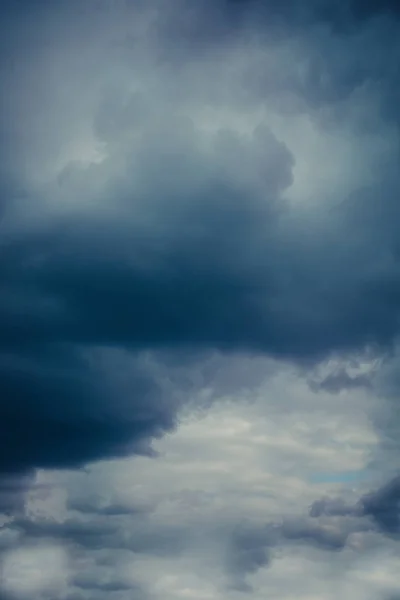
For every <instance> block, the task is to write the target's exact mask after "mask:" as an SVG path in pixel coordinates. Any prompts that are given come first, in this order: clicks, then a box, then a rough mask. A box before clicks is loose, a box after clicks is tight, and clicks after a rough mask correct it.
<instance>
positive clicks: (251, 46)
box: [0, 2, 400, 561]
mask: <svg viewBox="0 0 400 600" xmlns="http://www.w3.org/2000/svg"><path fill="white" fill-rule="evenodd" d="M239 4H240V3H239ZM29 6H30V8H29V9H28V8H27V6H26V5H25V4H24V3H22V5H21V9H19V8H18V6H14V5H13V6H10V7H9V8H8V9H6V8H5V19H4V25H3V26H2V27H3V30H4V35H3V36H2V38H3V39H2V44H3V45H4V49H5V55H6V56H7V60H4V61H3V62H2V65H1V68H2V78H3V81H4V83H5V85H6V90H7V94H6V102H5V105H4V109H3V111H2V115H1V122H0V138H1V140H2V147H3V156H4V160H2V167H1V181H0V186H1V189H2V193H1V204H2V207H1V208H2V222H1V259H0V260H1V274H0V277H1V286H2V295H1V304H0V325H1V331H2V333H1V341H0V386H1V405H0V411H1V412H0V470H1V471H3V472H14V471H26V470H29V469H30V468H33V467H37V466H41V467H46V466H47V467H48V466H52V467H57V466H71V465H79V464H83V463H85V462H87V461H90V460H95V459H96V458H102V457H105V456H115V455H121V454H124V453H126V452H130V451H134V452H139V453H140V452H146V451H147V452H148V451H149V450H148V445H147V441H148V439H149V438H152V437H154V436H158V435H160V434H161V433H163V432H165V431H166V430H169V429H171V428H172V427H173V426H174V423H175V419H176V414H177V411H178V409H179V407H181V406H182V403H183V402H184V401H185V400H186V399H187V396H188V391H189V390H192V391H193V389H195V388H196V385H195V384H193V382H188V381H187V380H186V378H185V376H184V375H182V373H181V372H179V373H178V374H176V372H175V370H174V369H176V365H175V366H174V356H175V357H176V356H177V353H178V354H179V356H182V353H187V354H188V358H187V360H188V363H190V361H191V360H192V357H193V360H195V359H196V357H197V356H198V354H197V353H207V352H210V351H214V350H219V351H223V352H238V351H250V352H260V353H265V354H267V355H270V356H274V357H278V358H280V359H283V360H290V361H293V360H295V361H298V362H299V363H301V364H302V365H304V364H309V362H311V363H315V362H318V361H320V360H322V359H324V358H326V357H328V356H330V355H332V354H333V353H345V354H346V353H362V352H363V351H364V350H365V349H366V348H368V347H371V346H372V348H373V349H374V350H375V351H376V352H378V353H379V352H380V353H382V352H383V353H384V352H386V351H387V350H388V349H389V348H390V347H391V345H392V344H393V343H394V342H395V341H396V339H397V336H398V333H399V327H398V322H399V294H400V288H399V278H398V270H399V247H398V241H397V235H398V232H397V222H398V218H399V213H398V207H397V195H398V190H399V175H398V168H397V159H398V148H397V145H396V135H395V134H393V130H392V129H391V127H392V126H393V124H394V123H395V122H396V119H397V113H395V107H394V103H393V94H395V92H396V90H397V89H398V77H397V75H396V74H397V64H398V62H397V57H398V54H399V49H400V45H399V42H398V40H399V36H398V35H397V34H398V24H397V21H396V20H393V22H392V23H389V21H388V20H387V17H386V13H385V11H386V10H387V11H388V12H390V11H391V10H392V8H391V7H390V6H389V5H388V4H387V5H381V7H380V8H379V9H378V8H374V7H373V6H372V5H371V6H370V8H369V9H368V10H367V11H363V10H362V9H361V5H359V4H358V3H353V4H351V5H350V4H345V8H344V9H340V11H339V12H340V14H341V17H340V18H341V19H342V21H343V19H347V21H345V22H346V23H347V24H348V25H349V27H348V29H346V28H345V31H344V32H343V27H341V28H340V32H339V33H338V31H337V30H336V28H335V27H332V24H333V23H334V21H335V19H334V18H333V17H332V18H331V17H330V16H329V13H328V14H327V13H324V11H323V10H322V11H320V10H319V9H318V10H317V7H316V5H314V4H313V3H311V4H309V5H306V8H303V7H304V3H301V6H300V3H298V5H297V3H283V4H282V6H283V8H284V10H283V12H282V9H280V8H278V6H272V5H271V7H270V9H271V15H276V16H277V20H274V19H271V24H270V25H268V23H267V20H264V19H260V25H259V26H258V27H257V26H256V25H255V22H256V19H255V16H256V15H257V11H258V9H259V7H257V6H256V5H252V3H248V4H247V3H246V6H241V7H238V6H236V7H233V6H232V4H231V3H226V4H222V3H221V4H219V3H217V4H216V5H215V6H213V7H211V6H210V5H209V4H208V3H200V4H199V5H196V6H197V8H194V5H193V4H192V3H191V2H177V3H171V4H170V5H168V7H166V6H164V5H163V4H162V3H151V4H146V6H144V5H142V3H140V2H133V3H126V2H115V3H112V6H111V4H110V3H104V4H103V3H101V2H100V3H91V2H89V3H87V4H85V6H84V8H82V6H81V3H79V6H78V3H74V2H72V3H62V2H61V3H56V5H51V6H50V5H49V3H47V2H38V3H34V4H31V5H29ZM252 6H254V8H253V7H252ZM285 7H287V9H285ZM385 7H386V8H385ZM293 9H295V10H293ZM353 9H354V10H353ZM335 10H336V9H335ZM267 12H268V11H266V13H267ZM339 12H338V13H337V14H339ZM289 13H290V14H291V15H293V16H292V17H289V16H288V15H289ZM334 13H335V14H336V12H335V11H334ZM361 13H363V14H361ZM378 13H379V15H378ZM28 15H29V19H28ZM304 15H306V16H307V19H306V20H307V22H308V23H309V29H307V32H305V30H304V31H303V30H302V29H301V28H299V27H298V24H299V23H304V19H303V16H304ZM214 17H218V18H217V19H216V20H215V21H214ZM286 17H287V24H286V26H282V22H283V23H285V19H286ZM335 18H336V17H335ZM282 19H283V21H282ZM28 22H29V26H28ZM214 22H215V25H214V26H213V27H210V24H211V23H214ZM261 23H262V25H261ZM227 24H229V26H227ZM294 25H295V26H294ZM350 25H351V27H350ZM195 31H196V35H195V36H194V32H195ZM278 32H279V35H278ZM222 34H223V35H222ZM21 40H23V41H21ZM372 47H373V48H376V49H378V48H379V52H377V53H375V51H374V53H373V56H374V60H373V61H371V54H370V50H369V48H372ZM389 48H390V54H388V50H389ZM366 49H367V50H366ZM371 52H372V51H371ZM350 57H351V60H350ZM394 65H396V68H395V66H394ZM307 132H308V133H310V132H311V133H310V135H309V136H308V133H307ZM321 132H323V133H324V134H326V136H328V137H327V139H328V140H329V142H328V145H327V146H326V145H325V146H324V143H323V142H321ZM299 137H300V140H299ZM310 140H311V141H310ZM332 150H335V151H336V152H337V153H338V155H339V154H340V156H345V157H350V158H351V162H350V160H347V158H344V159H342V158H340V159H339V158H338V165H339V167H337V168H339V174H338V173H336V172H335V168H336V166H334V165H333V163H335V157H333V156H332V155H331V151H332ZM305 155H307V157H306V159H305V158H304V156H305ZM335 164H336V163H335ZM338 178H339V181H338ZM308 181H311V183H310V189H311V191H308V188H307V185H305V184H307V182H308ZM257 556H258V555H257ZM232 560H233V561H234V560H236V559H235V558H233V559H232ZM255 560H256V561H257V560H260V561H262V560H264V559H262V558H261V556H259V557H258V558H257V559H255ZM265 560H266V559H265Z"/></svg>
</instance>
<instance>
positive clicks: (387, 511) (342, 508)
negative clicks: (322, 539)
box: [310, 477, 400, 537]
mask: <svg viewBox="0 0 400 600" xmlns="http://www.w3.org/2000/svg"><path fill="white" fill-rule="evenodd" d="M322 515H325V516H327V517H357V518H359V519H360V518H363V519H365V518H369V519H371V520H372V522H373V523H374V525H375V526H376V527H377V528H378V529H379V530H380V531H381V532H382V533H385V534H387V535H390V536H395V537H396V536H397V535H398V534H399V533H400V477H395V478H394V479H392V480H391V481H389V482H388V483H386V484H385V485H383V486H382V487H380V488H378V489H377V490H374V491H372V492H369V493H368V494H365V495H363V496H362V497H361V498H360V500H359V501H358V502H357V503H356V504H354V505H349V504H347V503H346V502H344V501H343V500H342V499H340V498H323V499H322V500H317V501H316V502H314V503H313V505H312V506H311V509H310V516H311V517H321V516H322Z"/></svg>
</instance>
